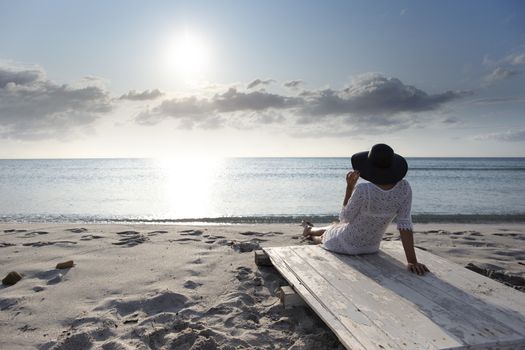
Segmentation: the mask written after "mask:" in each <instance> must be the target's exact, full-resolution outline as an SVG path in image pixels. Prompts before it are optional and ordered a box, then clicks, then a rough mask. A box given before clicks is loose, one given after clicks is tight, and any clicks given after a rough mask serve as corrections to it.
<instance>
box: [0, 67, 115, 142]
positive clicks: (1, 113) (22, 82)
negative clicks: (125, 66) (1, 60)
mask: <svg viewBox="0 0 525 350" xmlns="http://www.w3.org/2000/svg"><path fill="white" fill-rule="evenodd" d="M110 101H111V99H110V96H109V94H108V92H107V91H105V90H103V89H102V88H100V87H98V86H83V87H73V86H69V85H59V84H56V83H54V82H52V81H51V80H49V79H47V78H46V77H45V74H44V72H43V71H42V70H41V69H38V68H31V69H20V68H17V67H9V66H0V137H2V138H16V139H44V138H62V137H64V136H65V135H66V134H67V133H68V132H70V131H72V130H74V129H76V128H77V127H81V126H87V125H90V124H91V123H93V122H94V121H95V120H96V119H97V118H99V117H100V116H101V115H103V114H106V113H108V112H110V111H111V109H112V106H111V102H110Z"/></svg>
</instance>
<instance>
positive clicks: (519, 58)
mask: <svg viewBox="0 0 525 350" xmlns="http://www.w3.org/2000/svg"><path fill="white" fill-rule="evenodd" d="M509 60H510V62H511V63H512V64H513V65H515V66H518V65H522V64H525V53H520V54H514V55H511V56H509Z"/></svg>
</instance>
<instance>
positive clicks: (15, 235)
mask: <svg viewBox="0 0 525 350" xmlns="http://www.w3.org/2000/svg"><path fill="white" fill-rule="evenodd" d="M75 228H77V229H78V228H83V229H78V230H71V229H75ZM13 230H14V231H13ZM416 230H417V233H416V245H417V246H419V247H422V248H423V249H427V250H429V251H431V252H433V253H435V254H438V255H441V256H443V257H446V258H448V259H450V260H452V261H454V262H457V263H459V264H461V265H463V266H465V265H467V264H468V263H474V264H476V265H477V266H478V267H480V268H484V269H488V270H490V271H492V270H493V271H496V272H498V273H499V274H498V276H500V277H501V275H504V276H506V275H505V274H508V273H511V274H512V275H513V276H515V279H514V280H512V281H514V282H516V278H517V279H518V281H521V278H525V252H524V244H523V242H525V240H524V239H525V228H524V227H523V225H515V224H501V225H457V224H455V225H443V224H432V225H430V224H428V225H417V227H416ZM71 231H74V232H71ZM389 232H391V233H393V232H394V228H393V227H392V228H391V229H390V230H389ZM300 234H301V228H300V227H299V226H297V225H282V224H274V225H220V226H178V225H177V226H175V225H170V226H167V225H165V226H160V225H80V226H78V225H77V226H75V225H72V224H68V225H55V224H53V225H50V224H1V225H0V277H1V278H3V277H4V276H5V275H6V274H7V273H8V272H9V271H18V272H19V273H21V274H23V279H22V280H21V281H20V282H18V283H17V284H16V285H14V286H10V287H5V286H0V349H6V350H8V349H91V348H93V349H239V348H262V349H264V348H267V349H275V348H277V349H334V348H335V349H337V348H341V349H342V346H341V345H340V344H339V342H338V341H337V338H336V337H335V336H334V335H333V334H332V333H331V331H330V330H329V329H328V328H327V327H326V326H325V325H324V324H323V323H322V321H320V320H319V319H318V318H317V316H316V315H315V314H314V313H313V312H312V311H311V310H309V309H308V308H294V309H291V310H285V309H283V308H282V306H281V305H280V304H279V301H278V298H277V297H276V295H275V291H276V289H277V288H278V287H279V286H280V285H284V284H286V282H285V281H284V280H283V279H282V277H281V276H280V275H279V274H278V273H277V272H276V271H275V270H274V269H273V268H272V267H263V268H259V267H257V266H255V264H254V259H253V253H252V252H244V253H243V252H240V251H239V244H238V243H239V242H242V241H247V242H248V243H246V244H244V245H243V246H242V248H250V246H251V245H252V243H260V244H261V245H262V246H279V245H293V244H305V243H302V242H301V239H300ZM386 239H398V234H396V233H394V234H388V235H387V236H386ZM254 245H256V244H254ZM66 260H74V261H75V264H76V265H75V267H73V268H71V269H67V270H56V269H55V265H56V264H57V263H59V262H63V261H66ZM423 263H424V261H423ZM490 271H489V272H490Z"/></svg>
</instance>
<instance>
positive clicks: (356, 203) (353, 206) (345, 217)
mask: <svg viewBox="0 0 525 350" xmlns="http://www.w3.org/2000/svg"><path fill="white" fill-rule="evenodd" d="M364 186H365V185H364V184H359V185H357V186H356V187H355V190H354V193H352V197H350V200H349V201H348V204H347V205H346V206H344V207H343V209H341V213H340V214H339V221H340V222H351V221H352V220H354V219H355V217H356V216H357V214H358V213H359V211H360V210H361V207H362V206H363V204H364V202H365V188H364Z"/></svg>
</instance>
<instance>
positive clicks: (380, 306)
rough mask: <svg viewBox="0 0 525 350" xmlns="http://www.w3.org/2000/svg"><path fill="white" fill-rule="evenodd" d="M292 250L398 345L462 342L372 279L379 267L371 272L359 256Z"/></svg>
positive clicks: (432, 345) (311, 249) (413, 346)
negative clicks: (344, 257) (338, 255)
mask: <svg viewBox="0 0 525 350" xmlns="http://www.w3.org/2000/svg"><path fill="white" fill-rule="evenodd" d="M293 250H294V251H295V252H296V253H297V254H300V255H302V256H304V260H305V261H307V262H309V263H310V264H311V268H312V269H317V270H318V271H319V272H322V274H323V275H324V276H325V278H326V279H327V280H328V281H329V282H330V283H331V284H332V286H333V288H334V289H337V290H339V291H340V292H342V293H346V294H347V295H349V298H350V299H351V300H352V302H353V303H354V304H355V305H356V306H357V307H358V308H359V309H360V310H361V311H362V312H363V313H365V314H366V315H367V316H368V317H369V318H370V319H371V320H372V321H373V322H374V324H375V325H376V327H378V328H382V330H383V331H384V332H386V333H387V334H388V336H389V337H390V338H391V339H392V340H393V341H395V342H396V344H398V345H399V346H400V347H401V348H403V349H407V350H408V349H414V350H418V349H422V348H430V349H440V348H447V347H453V346H459V345H462V343H461V342H459V341H458V340H456V339H455V338H454V337H452V336H451V335H450V334H448V333H446V332H445V331H443V330H442V329H441V328H440V327H439V326H438V325H436V324H435V323H434V322H433V321H432V320H430V319H429V318H427V317H426V316H425V315H424V314H422V313H421V312H420V311H419V310H418V308H417V307H414V304H413V301H412V300H409V299H406V298H404V297H400V296H399V295H398V294H397V293H395V292H393V291H392V290H390V289H387V288H384V287H383V286H382V284H381V280H379V282H378V281H377V280H374V279H373V278H371V277H370V276H375V277H376V278H377V277H378V276H382V271H381V269H380V266H378V267H377V269H376V271H370V269H369V266H367V265H366V262H364V261H362V260H361V259H359V257H358V256H346V257H348V259H349V260H352V261H351V262H348V261H343V260H340V259H338V258H337V256H336V255H334V254H333V253H331V252H328V251H326V250H324V249H322V248H320V247H315V246H309V247H294V248H293ZM361 265H363V266H361ZM364 272H366V273H364ZM402 272H405V271H404V270H403V271H402Z"/></svg>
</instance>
